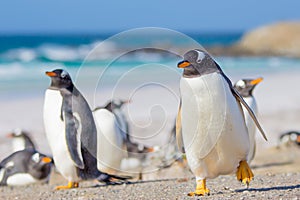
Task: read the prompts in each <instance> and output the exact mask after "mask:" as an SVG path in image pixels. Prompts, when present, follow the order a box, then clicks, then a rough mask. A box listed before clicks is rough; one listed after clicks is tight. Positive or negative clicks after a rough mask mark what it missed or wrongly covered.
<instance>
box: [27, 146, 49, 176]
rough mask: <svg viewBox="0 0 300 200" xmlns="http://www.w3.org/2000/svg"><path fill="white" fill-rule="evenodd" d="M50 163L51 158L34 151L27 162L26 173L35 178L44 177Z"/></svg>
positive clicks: (46, 174)
mask: <svg viewBox="0 0 300 200" xmlns="http://www.w3.org/2000/svg"><path fill="white" fill-rule="evenodd" d="M52 164H53V160H52V158H50V157H48V156H46V155H43V154H41V153H38V152H35V153H34V154H32V156H31V157H30V160H29V162H28V173H30V174H31V175H32V176H34V177H35V178H37V179H42V178H45V177H47V176H48V174H49V173H50V170H51V166H52Z"/></svg>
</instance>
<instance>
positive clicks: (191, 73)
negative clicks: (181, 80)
mask: <svg viewBox="0 0 300 200" xmlns="http://www.w3.org/2000/svg"><path fill="white" fill-rule="evenodd" d="M215 72H216V73H220V74H223V72H222V70H221V69H220V67H219V66H218V65H217V64H216V63H214V64H206V65H203V66H201V67H199V66H198V67H194V66H190V67H187V68H185V69H184V70H183V77H185V78H196V77H200V76H203V75H207V74H212V73H215Z"/></svg>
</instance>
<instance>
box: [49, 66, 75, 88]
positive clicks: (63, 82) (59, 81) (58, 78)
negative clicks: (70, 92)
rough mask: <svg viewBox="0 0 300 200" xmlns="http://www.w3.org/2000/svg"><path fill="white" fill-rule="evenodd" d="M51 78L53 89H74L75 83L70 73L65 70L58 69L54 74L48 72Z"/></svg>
mask: <svg viewBox="0 0 300 200" xmlns="http://www.w3.org/2000/svg"><path fill="white" fill-rule="evenodd" d="M46 75H47V76H49V77H51V87H52V88H56V89H61V88H72V87H73V82H72V79H71V77H70V75H69V73H68V72H67V71H65V70H63V69H56V70H53V71H52V72H46Z"/></svg>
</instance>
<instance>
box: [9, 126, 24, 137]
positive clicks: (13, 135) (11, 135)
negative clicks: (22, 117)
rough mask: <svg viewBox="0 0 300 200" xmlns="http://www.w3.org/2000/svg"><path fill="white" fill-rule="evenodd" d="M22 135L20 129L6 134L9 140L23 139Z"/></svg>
mask: <svg viewBox="0 0 300 200" xmlns="http://www.w3.org/2000/svg"><path fill="white" fill-rule="evenodd" d="M24 134H26V133H24V132H23V131H22V129H20V128H16V129H14V130H13V131H12V132H11V133H9V134H7V137H9V138H16V137H24Z"/></svg>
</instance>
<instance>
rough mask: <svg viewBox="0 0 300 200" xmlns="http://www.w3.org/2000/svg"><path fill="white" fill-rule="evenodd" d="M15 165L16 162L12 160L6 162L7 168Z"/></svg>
mask: <svg viewBox="0 0 300 200" xmlns="http://www.w3.org/2000/svg"><path fill="white" fill-rule="evenodd" d="M13 166H15V163H14V162H12V161H10V162H8V163H6V165H5V168H12V167H13Z"/></svg>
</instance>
